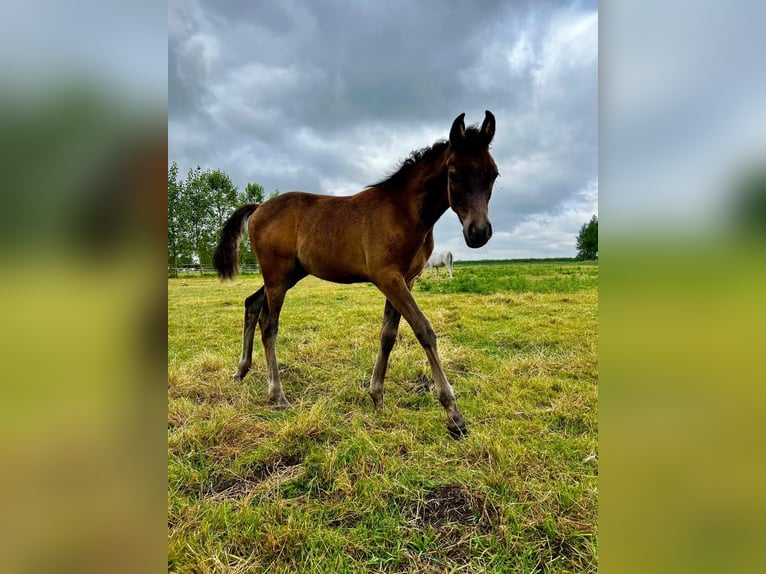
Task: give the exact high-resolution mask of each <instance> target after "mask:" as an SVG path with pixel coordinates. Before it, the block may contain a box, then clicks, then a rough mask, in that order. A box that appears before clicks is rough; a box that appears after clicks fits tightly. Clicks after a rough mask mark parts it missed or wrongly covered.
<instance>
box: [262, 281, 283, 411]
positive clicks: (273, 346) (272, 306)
mask: <svg viewBox="0 0 766 574" xmlns="http://www.w3.org/2000/svg"><path fill="white" fill-rule="evenodd" d="M286 292H287V288H285V287H276V288H275V287H266V301H265V302H264V305H263V310H262V312H261V316H260V319H259V323H260V325H261V341H262V342H263V350H264V351H265V353H266V368H267V369H268V380H269V402H270V403H274V404H276V405H277V406H279V407H282V408H289V407H290V403H289V402H287V399H286V398H285V394H284V392H283V391H282V382H281V381H280V380H279V367H278V365H277V332H278V331H279V313H280V312H281V310H282V303H283V302H284V300H285V293H286Z"/></svg>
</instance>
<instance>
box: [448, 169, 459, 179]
mask: <svg viewBox="0 0 766 574" xmlns="http://www.w3.org/2000/svg"><path fill="white" fill-rule="evenodd" d="M449 178H450V180H451V181H460V174H459V173H458V172H456V171H451V172H449Z"/></svg>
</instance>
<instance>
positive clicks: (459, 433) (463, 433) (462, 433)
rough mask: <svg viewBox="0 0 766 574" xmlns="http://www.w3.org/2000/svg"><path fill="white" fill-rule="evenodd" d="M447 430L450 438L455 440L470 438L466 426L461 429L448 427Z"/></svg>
mask: <svg viewBox="0 0 766 574" xmlns="http://www.w3.org/2000/svg"><path fill="white" fill-rule="evenodd" d="M447 430H448V431H449V434H450V436H451V437H452V438H454V439H455V440H460V439H461V438H464V437H467V436H468V429H467V428H466V426H465V425H463V426H461V427H458V426H455V427H452V426H449V425H447Z"/></svg>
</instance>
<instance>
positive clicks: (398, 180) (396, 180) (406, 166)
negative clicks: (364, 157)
mask: <svg viewBox="0 0 766 574" xmlns="http://www.w3.org/2000/svg"><path fill="white" fill-rule="evenodd" d="M482 143H484V140H483V139H482V136H481V134H480V132H479V129H478V128H477V127H476V126H470V127H468V128H466V130H465V144H466V146H467V147H473V146H477V145H481V144H482ZM484 145H486V144H484ZM448 146H449V142H448V141H447V140H439V141H437V142H435V143H434V144H433V145H432V146H429V147H424V148H421V149H417V150H415V151H413V152H411V153H410V155H409V156H408V157H407V159H405V160H404V161H403V162H402V163H401V164H400V165H399V168H398V169H397V170H396V171H395V172H394V173H392V174H391V175H389V176H388V177H387V178H385V179H383V180H381V181H379V182H377V183H374V184H372V185H370V186H369V187H381V188H384V189H396V188H399V187H401V186H402V185H403V184H404V182H405V181H406V180H407V178H408V177H409V176H410V174H411V173H412V170H413V168H414V167H415V166H416V165H418V164H419V163H421V162H429V161H433V160H434V159H436V158H437V157H439V156H440V155H441V154H442V153H444V150H446V149H447V147H448Z"/></svg>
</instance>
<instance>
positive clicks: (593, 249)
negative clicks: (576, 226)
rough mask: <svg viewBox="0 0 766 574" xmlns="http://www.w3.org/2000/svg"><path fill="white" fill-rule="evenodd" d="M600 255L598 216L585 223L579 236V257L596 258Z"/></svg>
mask: <svg viewBox="0 0 766 574" xmlns="http://www.w3.org/2000/svg"><path fill="white" fill-rule="evenodd" d="M597 257H598V217H596V216H595V215H594V216H593V217H591V218H590V221H589V222H588V223H583V225H582V227H581V228H580V234H579V235H578V236H577V259H596V258H597Z"/></svg>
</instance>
